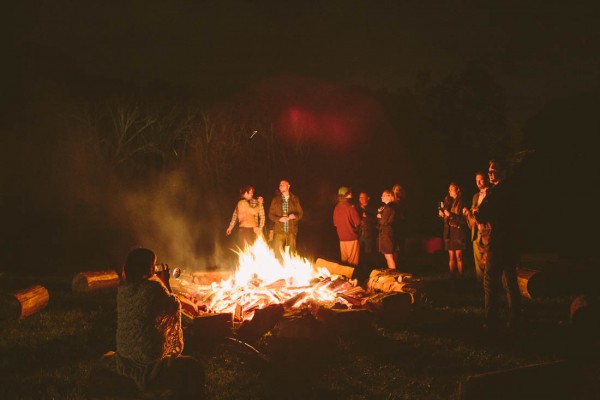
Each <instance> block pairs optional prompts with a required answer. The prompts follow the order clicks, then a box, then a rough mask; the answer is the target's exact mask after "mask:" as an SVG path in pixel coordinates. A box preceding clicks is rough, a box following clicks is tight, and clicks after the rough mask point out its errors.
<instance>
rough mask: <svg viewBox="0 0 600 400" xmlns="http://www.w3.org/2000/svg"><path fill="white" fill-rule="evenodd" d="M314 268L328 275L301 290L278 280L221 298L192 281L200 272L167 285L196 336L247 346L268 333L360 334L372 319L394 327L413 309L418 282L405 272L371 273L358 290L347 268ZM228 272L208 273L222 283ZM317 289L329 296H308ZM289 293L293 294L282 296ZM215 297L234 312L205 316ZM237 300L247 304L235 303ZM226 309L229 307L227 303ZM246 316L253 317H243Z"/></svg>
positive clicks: (288, 335)
mask: <svg viewBox="0 0 600 400" xmlns="http://www.w3.org/2000/svg"><path fill="white" fill-rule="evenodd" d="M315 266H316V267H317V268H326V269H327V270H328V271H330V274H331V276H326V277H321V278H319V279H318V280H314V282H312V283H311V285H310V286H307V287H305V288H289V287H287V286H286V282H285V281H284V280H277V281H274V282H271V283H269V284H264V283H260V284H257V285H256V287H254V291H251V293H247V294H244V295H239V296H238V294H227V295H226V296H225V297H222V298H221V297H219V296H223V295H222V294H218V295H217V294H215V293H214V292H212V291H211V290H210V289H209V288H211V286H210V285H208V286H203V285H199V284H198V283H197V282H200V281H201V280H202V282H204V283H207V282H208V281H209V278H208V275H207V274H204V273H194V274H192V275H191V276H192V278H188V279H192V280H193V282H192V283H190V282H189V281H188V282H181V280H178V282H173V283H172V286H173V290H174V291H175V293H177V294H178V295H179V298H180V299H181V300H182V307H183V312H184V315H186V316H187V317H188V318H190V319H191V320H192V327H193V328H192V329H193V330H194V332H198V336H203V337H207V336H208V337H210V336H211V335H212V336H219V335H223V336H225V335H230V334H234V335H237V336H238V337H239V338H240V339H241V340H244V341H246V342H253V341H256V340H258V339H259V338H260V337H262V336H263V335H264V334H266V333H268V332H271V333H272V334H274V335H277V336H281V337H286V338H315V337H319V336H321V335H323V334H339V335H352V334H365V333H369V332H371V330H372V327H373V324H372V323H373V321H375V320H378V321H380V322H382V323H384V324H385V325H387V326H391V325H398V324H401V323H403V322H405V321H406V319H407V318H408V316H409V315H410V313H411V311H412V306H413V303H414V302H415V295H416V294H417V293H418V290H419V281H418V280H415V279H413V277H412V275H411V274H410V273H406V272H400V271H394V270H374V271H373V272H372V273H371V276H370V278H369V281H368V284H367V287H366V288H363V287H361V286H359V285H358V283H357V280H355V279H354V280H353V279H351V277H352V275H353V273H354V268H352V267H349V266H345V265H342V264H339V263H336V262H332V261H328V260H324V259H318V261H317V263H315ZM228 274H230V273H215V272H213V273H212V276H213V277H217V279H219V280H223V278H225V277H226V276H227V275H228ZM210 283H212V282H210ZM194 286H195V287H198V288H199V289H198V290H197V291H196V292H195V293H193V292H191V291H190V289H192V288H193V287H194ZM320 288H323V289H325V290H327V291H328V292H329V293H333V296H332V297H331V298H329V299H328V300H325V299H316V298H313V295H314V293H315V292H316V291H318V289H320ZM290 291H294V292H292V293H295V294H294V295H292V296H289V295H287V296H286V297H284V296H283V293H290ZM236 296H237V297H236ZM217 298H218V300H219V301H222V302H223V303H224V304H225V303H234V306H235V307H234V310H235V311H234V312H230V313H224V312H218V311H217V312H214V311H211V312H207V310H208V309H209V307H207V304H209V303H210V304H211V306H210V307H214V302H215V299H217ZM242 299H243V300H244V301H246V303H240V302H241V301H242ZM277 299H280V300H279V301H278V300H277ZM263 300H264V302H263ZM267 300H268V301H267ZM236 302H238V303H236ZM227 306H228V307H229V309H231V304H227ZM216 308H217V309H219V307H216ZM250 312H252V315H251V316H250V317H248V315H249V313H250Z"/></svg>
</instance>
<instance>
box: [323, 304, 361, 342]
mask: <svg viewBox="0 0 600 400" xmlns="http://www.w3.org/2000/svg"><path fill="white" fill-rule="evenodd" d="M315 318H316V319H317V320H318V321H321V322H322V323H323V326H324V327H325V329H326V330H327V331H328V332H332V333H335V334H340V335H349V334H351V335H363V334H367V333H372V331H373V329H372V325H371V323H372V322H373V313H371V312H370V311H368V310H364V309H346V310H340V309H332V308H327V307H322V306H321V307H319V308H318V309H317V311H316V314H315Z"/></svg>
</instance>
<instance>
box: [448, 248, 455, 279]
mask: <svg viewBox="0 0 600 400" xmlns="http://www.w3.org/2000/svg"><path fill="white" fill-rule="evenodd" d="M448 268H449V269H450V274H452V275H454V271H456V252H455V251H454V250H448Z"/></svg>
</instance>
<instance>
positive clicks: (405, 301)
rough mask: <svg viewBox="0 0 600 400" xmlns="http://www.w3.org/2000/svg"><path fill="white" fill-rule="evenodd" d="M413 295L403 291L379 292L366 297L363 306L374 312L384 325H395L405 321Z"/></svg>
mask: <svg viewBox="0 0 600 400" xmlns="http://www.w3.org/2000/svg"><path fill="white" fill-rule="evenodd" d="M413 301H414V300H413V295H412V294H411V293H403V292H389V293H385V292H380V293H375V294H373V295H371V296H369V297H366V298H365V299H364V301H363V304H364V307H365V308H366V309H367V310H370V311H372V312H374V313H375V314H376V316H377V317H378V318H379V320H380V321H381V322H382V323H383V324H384V325H386V326H390V327H395V326H398V325H399V324H401V323H403V322H405V321H406V320H407V319H408V317H409V315H410V313H411V311H412V304H413Z"/></svg>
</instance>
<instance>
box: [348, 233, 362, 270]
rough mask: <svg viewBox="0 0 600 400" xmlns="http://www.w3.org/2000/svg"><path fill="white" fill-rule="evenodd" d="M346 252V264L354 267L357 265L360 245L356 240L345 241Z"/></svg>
mask: <svg viewBox="0 0 600 400" xmlns="http://www.w3.org/2000/svg"><path fill="white" fill-rule="evenodd" d="M346 254H347V257H348V264H349V265H351V266H353V267H355V268H356V267H357V266H358V261H359V256H360V246H359V245H358V240H351V241H349V242H347V245H346Z"/></svg>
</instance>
